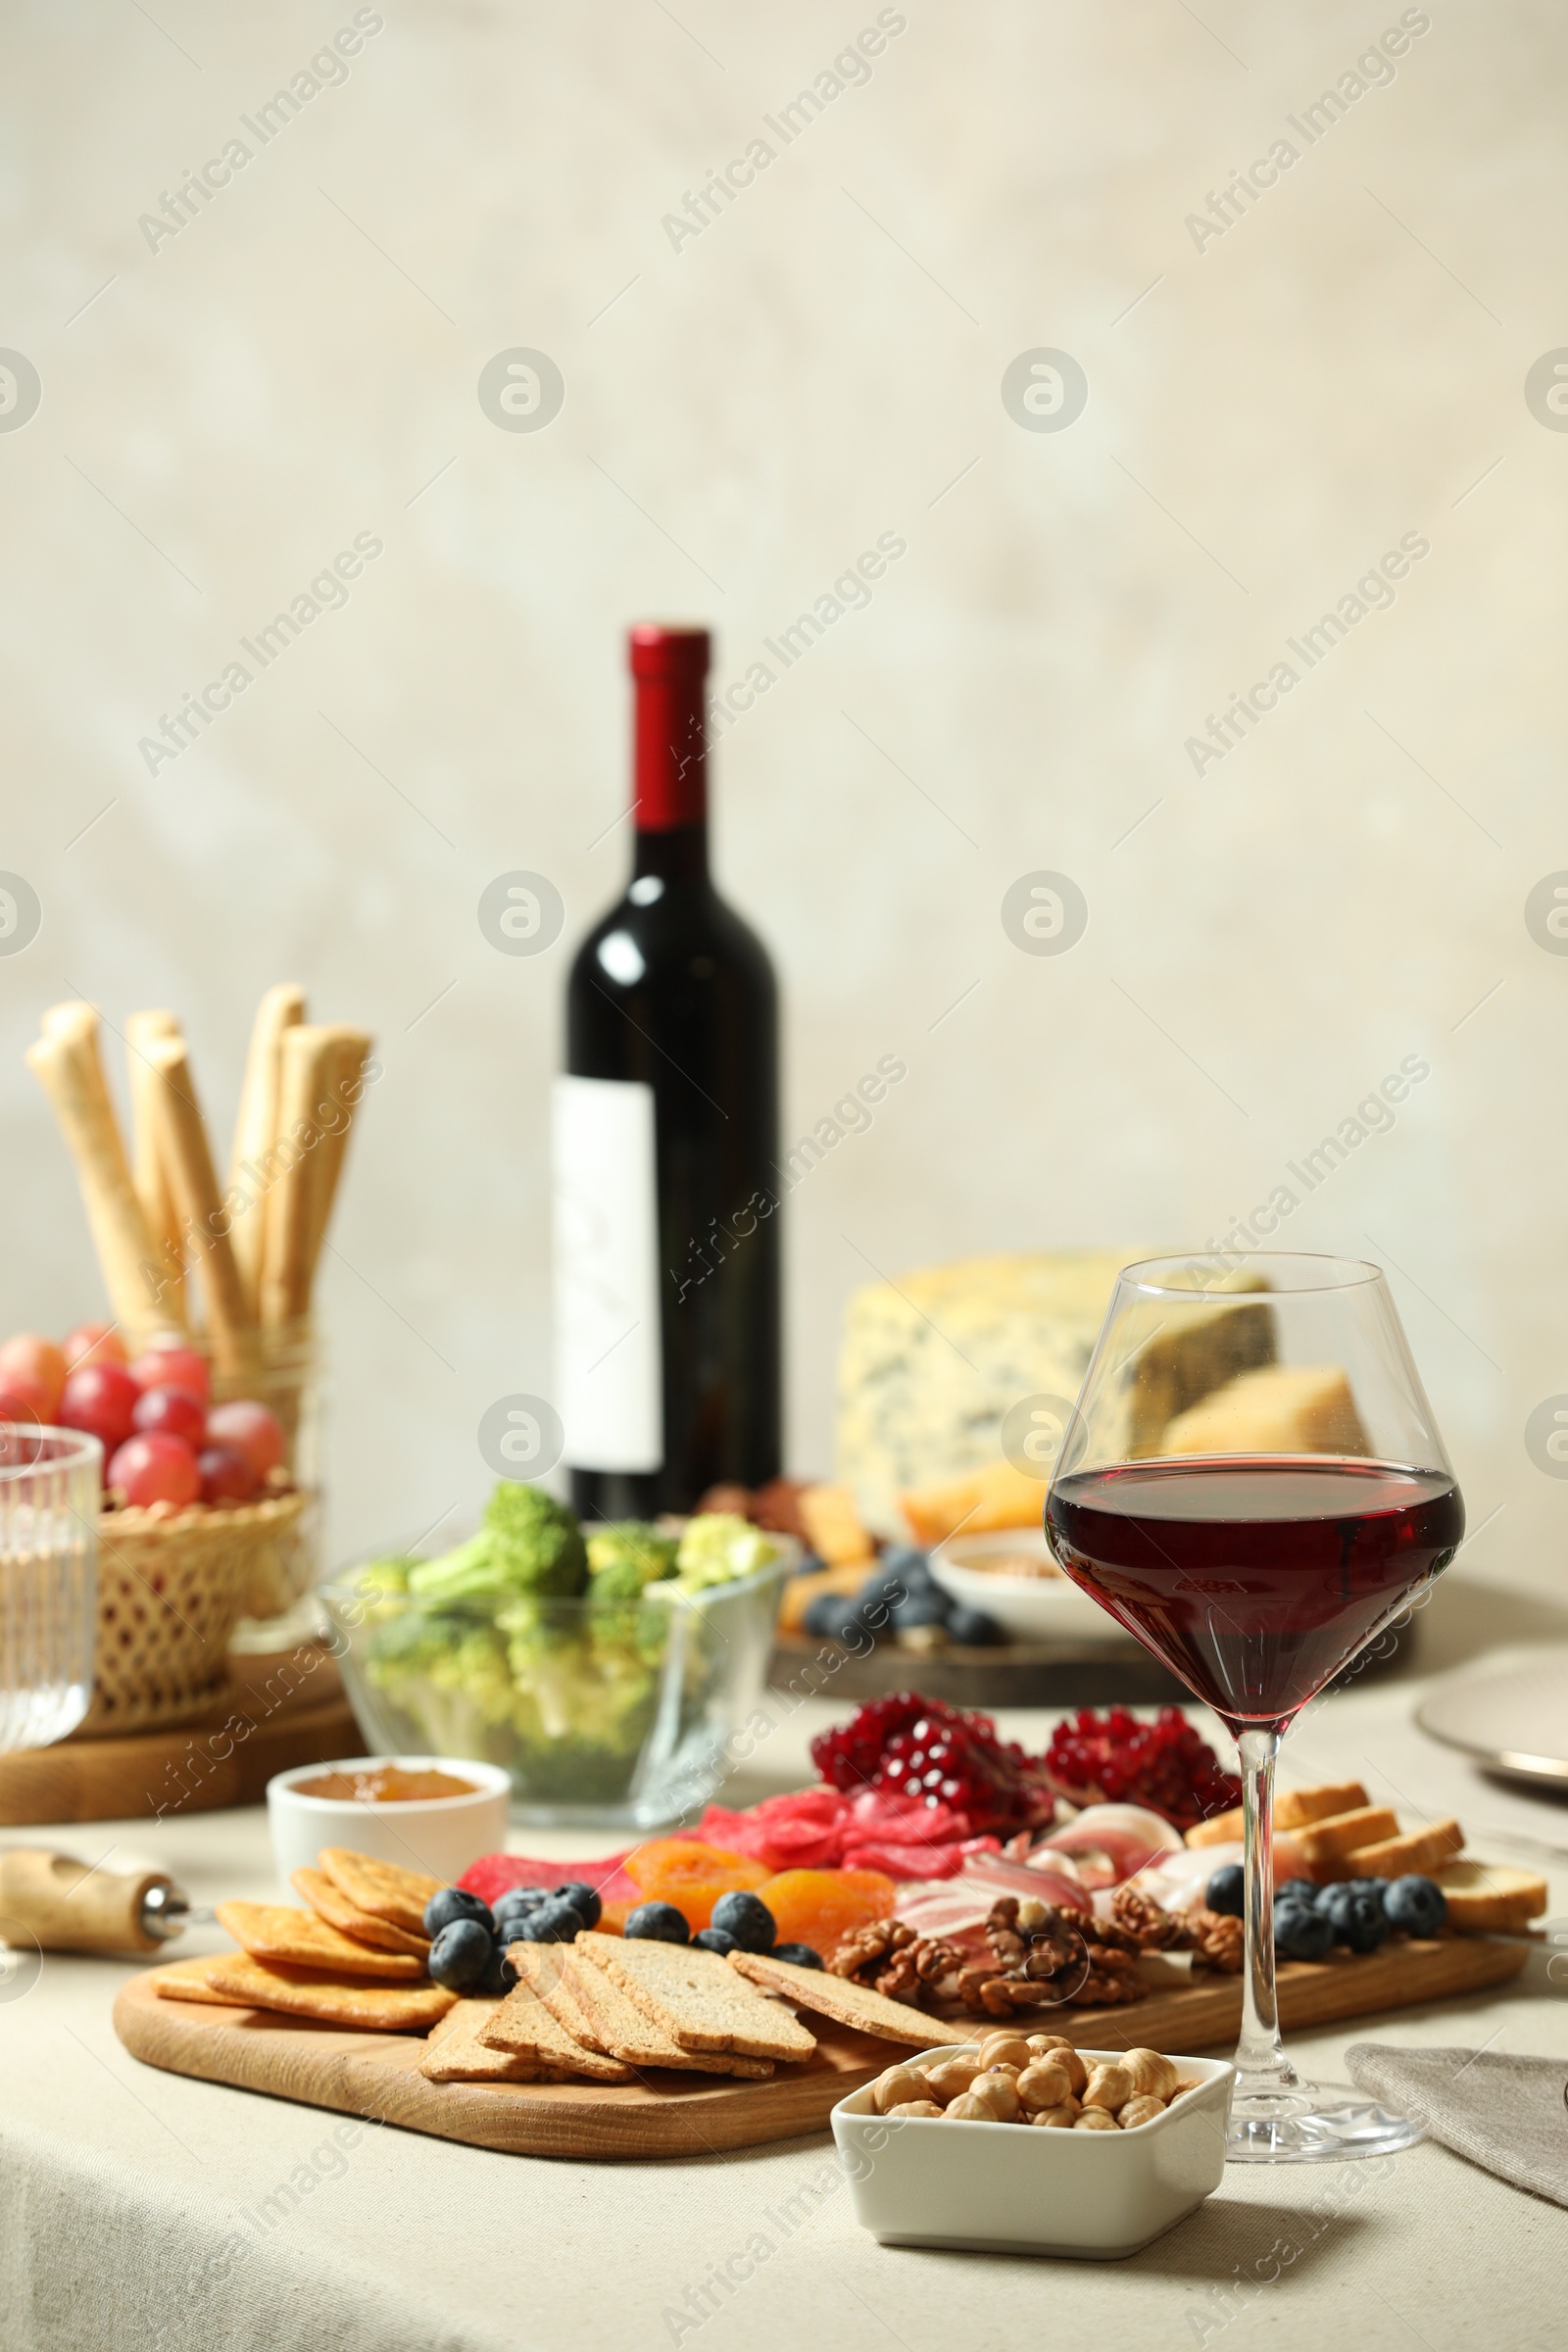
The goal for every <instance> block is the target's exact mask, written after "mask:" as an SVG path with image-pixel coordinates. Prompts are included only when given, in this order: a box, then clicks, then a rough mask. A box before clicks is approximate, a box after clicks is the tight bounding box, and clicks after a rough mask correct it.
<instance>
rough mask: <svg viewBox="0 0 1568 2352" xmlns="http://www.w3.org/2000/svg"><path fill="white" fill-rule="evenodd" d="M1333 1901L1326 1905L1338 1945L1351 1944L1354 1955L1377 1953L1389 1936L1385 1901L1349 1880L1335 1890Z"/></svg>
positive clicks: (1331, 1890)
mask: <svg viewBox="0 0 1568 2352" xmlns="http://www.w3.org/2000/svg"><path fill="white" fill-rule="evenodd" d="M1329 1894H1330V1896H1331V1897H1332V1898H1333V1899H1332V1900H1330V1901H1327V1902H1325V1903H1324V1905H1323V1908H1324V1911H1325V1912H1326V1913H1327V1915H1328V1918H1329V1921H1330V1924H1331V1925H1332V1927H1333V1930H1334V1940H1335V1942H1336V1943H1348V1945H1349V1947H1350V1949H1351V1951H1352V1952H1375V1951H1376V1950H1377V1948H1378V1945H1379V1944H1380V1943H1382V1942H1383V1940H1384V1938H1385V1937H1386V1936H1387V1935H1388V1932H1389V1923H1388V1921H1387V1920H1386V1919H1385V1918H1384V1916H1383V1901H1382V1897H1381V1896H1380V1895H1378V1894H1376V1893H1375V1892H1371V1891H1369V1890H1368V1888H1367V1887H1364V1886H1362V1885H1361V1884H1360V1883H1359V1882H1358V1881H1357V1880H1355V1879H1349V1880H1346V1881H1344V1882H1342V1884H1341V1885H1339V1886H1337V1887H1330V1889H1329Z"/></svg>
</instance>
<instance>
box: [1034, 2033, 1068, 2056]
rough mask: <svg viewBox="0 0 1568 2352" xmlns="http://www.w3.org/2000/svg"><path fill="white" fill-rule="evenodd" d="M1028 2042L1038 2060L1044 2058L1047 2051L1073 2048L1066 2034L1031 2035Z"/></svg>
mask: <svg viewBox="0 0 1568 2352" xmlns="http://www.w3.org/2000/svg"><path fill="white" fill-rule="evenodd" d="M1028 2041H1029V2047H1030V2048H1031V2049H1032V2050H1033V2051H1034V2053H1035V2056H1036V2057H1037V2058H1039V2057H1042V2056H1043V2055H1044V2053H1045V2052H1046V2051H1047V2050H1070V2049H1071V2048H1072V2043H1071V2042H1070V2041H1069V2040H1068V2039H1067V2036H1066V2034H1030V2035H1029V2036H1028Z"/></svg>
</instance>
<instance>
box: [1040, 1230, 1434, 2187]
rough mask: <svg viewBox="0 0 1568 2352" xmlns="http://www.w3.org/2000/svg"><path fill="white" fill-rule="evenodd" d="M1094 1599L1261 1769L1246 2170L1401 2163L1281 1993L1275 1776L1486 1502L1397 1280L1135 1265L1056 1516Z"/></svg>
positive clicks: (1182, 1263) (1324, 1262) (1250, 1806)
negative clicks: (1429, 1383)
mask: <svg viewBox="0 0 1568 2352" xmlns="http://www.w3.org/2000/svg"><path fill="white" fill-rule="evenodd" d="M1046 1533H1047V1536H1048V1538H1049V1539H1050V1542H1051V1546H1052V1549H1053V1551H1054V1554H1055V1557H1056V1560H1057V1562H1058V1564H1059V1565H1060V1567H1061V1568H1062V1569H1063V1571H1064V1572H1065V1573H1066V1574H1067V1575H1068V1576H1070V1577H1071V1578H1072V1580H1073V1582H1074V1583H1075V1584H1076V1585H1078V1586H1080V1587H1081V1588H1082V1590H1083V1591H1084V1592H1086V1593H1089V1594H1091V1595H1092V1597H1093V1598H1094V1599H1096V1600H1098V1601H1099V1602H1100V1604H1101V1606H1102V1607H1103V1608H1104V1609H1106V1610H1108V1611H1109V1613H1110V1615H1111V1616H1112V1617H1114V1618H1115V1619H1116V1620H1117V1622H1118V1623H1119V1624H1120V1625H1122V1626H1124V1627H1125V1628H1126V1630H1127V1631H1128V1633H1130V1634H1133V1635H1135V1636H1136V1638H1137V1639H1138V1640H1139V1641H1140V1642H1142V1643H1143V1644H1144V1647H1145V1648H1146V1649H1148V1650H1150V1651H1152V1653H1153V1655H1154V1656H1155V1657H1156V1658H1158V1659H1160V1660H1161V1661H1162V1662H1163V1663H1164V1664H1165V1665H1166V1666H1168V1667H1169V1668H1170V1670H1171V1672H1172V1673H1173V1674H1176V1675H1178V1676H1179V1677H1180V1678H1181V1680H1182V1681H1183V1682H1184V1683H1185V1684H1186V1685H1187V1687H1188V1689H1189V1690H1190V1691H1194V1692H1196V1694H1197V1695H1198V1696H1199V1697H1200V1698H1201V1699H1204V1700H1206V1702H1207V1703H1208V1705H1209V1706H1211V1707H1212V1708H1213V1709H1214V1711H1215V1713H1216V1714H1217V1715H1218V1716H1219V1717H1220V1718H1221V1720H1222V1721H1223V1722H1224V1723H1225V1725H1226V1726H1227V1728H1228V1729H1229V1731H1230V1732H1231V1734H1232V1736H1233V1737H1234V1739H1235V1740H1236V1742H1237V1745H1238V1747H1239V1749H1240V1751H1241V1760H1242V1779H1243V1792H1244V1798H1245V1819H1246V1832H1245V1835H1246V1849H1245V1850H1246V1861H1245V1865H1244V1869H1245V1881H1246V1961H1245V1967H1244V1973H1243V1979H1242V1986H1243V2007H1242V2037H1241V2042H1240V2045H1239V2047H1238V2049H1237V2053H1236V2066H1237V2082H1236V2088H1235V2094H1234V2097H1233V2099H1232V2103H1231V2121H1230V2134H1229V2153H1230V2155H1231V2157H1232V2158H1235V2159H1242V2160H1246V2161H1251V2162H1275V2163H1279V2162H1295V2163H1300V2162H1303V2161H1306V2160H1309V2159H1313V2158H1319V2157H1331V2156H1365V2155H1385V2154H1387V2153H1389V2152H1390V2151H1391V2150H1393V2149H1395V2148H1401V2147H1406V2146H1408V2145H1409V2144H1410V2142H1411V2141H1412V2140H1415V2139H1418V2138H1419V2137H1420V2136H1421V2133H1420V2127H1419V2126H1418V2125H1416V2124H1414V2123H1412V2122H1411V2121H1409V2120H1408V2119H1407V2118H1405V2117H1402V2116H1398V2115H1394V2114H1391V2113H1389V2112H1388V2110H1386V2109H1385V2108H1383V2107H1381V2106H1379V2105H1378V2104H1377V2103H1376V2102H1374V2101H1371V2100H1367V2099H1363V2098H1359V2097H1356V2096H1354V2095H1353V2094H1348V2093H1338V2092H1334V2091H1324V2090H1320V2089H1318V2088H1316V2087H1315V2086H1314V2085H1312V2084H1310V2083H1307V2082H1302V2081H1301V2079H1300V2078H1299V2076H1298V2075H1297V2073H1296V2071H1295V2069H1294V2068H1293V2067H1292V2065H1291V2063H1290V2061H1289V2060H1288V2059H1287V2057H1286V2055H1285V2052H1284V2049H1283V2047H1282V2046H1281V2042H1280V2033H1279V2017H1278V2009H1277V2004H1276V1998H1275V1985H1274V1929H1273V1864H1272V1850H1271V1849H1272V1838H1273V1812H1274V1762H1275V1758H1276V1756H1277V1755H1278V1753H1279V1746H1280V1740H1281V1738H1282V1737H1283V1735H1284V1733H1285V1732H1286V1731H1287V1730H1288V1729H1289V1727H1290V1725H1291V1723H1292V1721H1293V1719H1294V1718H1295V1716H1296V1715H1297V1713H1298V1712H1299V1709H1300V1708H1301V1707H1302V1706H1304V1705H1305V1703H1306V1702H1307V1700H1308V1699H1310V1698H1312V1697H1314V1696H1315V1695H1316V1694H1317V1692H1318V1691H1321V1690H1322V1689H1323V1688H1324V1686H1325V1684H1327V1683H1328V1682H1330V1681H1331V1680H1332V1679H1333V1677H1334V1676H1335V1675H1336V1674H1338V1673H1339V1672H1340V1671H1341V1670H1342V1668H1344V1667H1345V1666H1347V1665H1348V1663H1349V1661H1350V1660H1351V1659H1352V1658H1353V1657H1354V1656H1355V1655H1356V1653H1357V1651H1358V1650H1360V1649H1362V1648H1363V1647H1364V1646H1365V1644H1366V1643H1367V1642H1370V1641H1372V1640H1373V1638H1374V1637H1375V1636H1376V1635H1377V1634H1378V1633H1380V1632H1381V1631H1382V1630H1383V1628H1384V1627H1386V1626H1387V1625H1388V1624H1389V1623H1390V1622H1391V1620H1392V1619H1393V1618H1395V1617H1396V1616H1397V1615H1398V1614H1399V1612H1400V1611H1401V1610H1403V1609H1404V1608H1406V1607H1407V1606H1408V1605H1409V1603H1410V1601H1411V1600H1412V1599H1413V1598H1414V1597H1415V1596H1416V1595H1417V1594H1418V1593H1420V1592H1421V1591H1422V1589H1423V1588H1424V1587H1425V1586H1427V1585H1429V1584H1430V1583H1431V1582H1432V1580H1433V1579H1434V1578H1435V1577H1436V1576H1438V1575H1439V1574H1440V1573H1441V1572H1442V1571H1443V1569H1445V1568H1446V1566H1447V1565H1448V1562H1449V1561H1450V1560H1451V1559H1452V1557H1453V1555H1454V1552H1455V1550H1456V1549H1457V1548H1458V1544H1459V1541H1460V1538H1461V1537H1462V1536H1463V1534H1464V1505H1463V1503H1462V1501H1461V1500H1460V1496H1459V1490H1458V1487H1457V1485H1456V1484H1455V1481H1454V1476H1453V1472H1452V1470H1451V1468H1450V1467H1449V1464H1448V1459H1447V1456H1446V1453H1445V1451H1444V1446H1443V1440H1442V1439H1441V1438H1440V1437H1439V1435H1438V1429H1437V1424H1436V1422H1435V1421H1434V1419H1433V1417H1432V1408H1431V1406H1430V1405H1429V1404H1428V1402H1427V1399H1426V1396H1425V1394H1424V1392H1423V1390H1422V1387H1421V1381H1420V1376H1419V1375H1418V1373H1417V1371H1416V1368H1415V1365H1414V1364H1413V1362H1412V1361H1411V1358H1410V1350H1409V1348H1408V1347H1407V1345H1406V1343H1405V1337H1404V1333H1403V1331H1402V1330H1401V1329H1400V1326H1399V1319H1398V1316H1397V1314H1396V1312H1395V1309H1394V1301H1393V1299H1391V1297H1390V1295H1389V1290H1388V1285H1387V1284H1386V1283H1385V1281H1384V1279H1383V1275H1382V1272H1381V1271H1380V1269H1379V1268H1378V1267H1376V1266H1372V1265H1363V1264H1360V1263H1358V1262H1356V1261H1354V1260H1349V1259H1344V1258H1335V1257H1314V1256H1305V1255H1293V1254H1290V1253H1288V1252H1285V1251H1278V1252H1258V1253H1256V1254H1249V1255H1245V1256H1244V1255H1240V1254H1227V1255H1224V1256H1222V1257H1202V1256H1195V1257H1185V1258H1183V1257H1170V1258H1153V1259H1150V1260H1148V1261H1146V1262H1145V1263H1143V1264H1141V1265H1135V1266H1128V1267H1126V1268H1124V1270H1123V1272H1122V1273H1121V1274H1120V1275H1119V1277H1118V1278H1117V1283H1116V1289H1115V1293H1114V1296H1113V1297H1112V1299H1111V1302H1110V1307H1109V1310H1108V1312H1107V1314H1106V1316H1105V1321H1104V1325H1103V1329H1102V1331H1101V1334H1100V1338H1099V1341H1098V1343H1097V1344H1096V1348H1095V1352H1094V1356H1093V1358H1092V1360H1091V1362H1090V1365H1089V1370H1088V1372H1087V1373H1086V1375H1085V1378H1084V1385H1083V1390H1082V1393H1081V1395H1080V1397H1079V1398H1078V1403H1077V1408H1076V1410H1075V1412H1074V1415H1073V1419H1072V1422H1071V1424H1070V1426H1069V1428H1068V1431H1067V1433H1066V1436H1065V1438H1064V1440H1063V1443H1062V1447H1061V1451H1060V1453H1059V1455H1058V1457H1057V1463H1056V1469H1055V1472H1054V1477H1053V1479H1052V1484H1051V1490H1050V1493H1049V1495H1047V1498H1046Z"/></svg>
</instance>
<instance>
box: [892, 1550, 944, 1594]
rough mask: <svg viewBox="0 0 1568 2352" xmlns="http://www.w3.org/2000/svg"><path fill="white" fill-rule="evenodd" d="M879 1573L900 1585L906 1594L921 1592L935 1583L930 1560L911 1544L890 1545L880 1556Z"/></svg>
mask: <svg viewBox="0 0 1568 2352" xmlns="http://www.w3.org/2000/svg"><path fill="white" fill-rule="evenodd" d="M881 1573H882V1575H883V1576H884V1577H886V1578H888V1579H889V1581H890V1582H893V1581H896V1582H897V1583H899V1584H901V1585H902V1586H903V1587H904V1590H905V1591H906V1593H918V1592H923V1591H924V1590H925V1589H926V1588H927V1587H928V1586H929V1585H931V1584H933V1583H934V1582H935V1581H936V1580H935V1579H934V1578H933V1576H932V1574H931V1562H930V1560H929V1559H928V1558H927V1556H926V1554H925V1553H924V1552H923V1551H921V1550H920V1549H918V1547H917V1546H916V1545H915V1544H892V1545H891V1546H890V1547H889V1549H888V1550H886V1551H885V1552H884V1553H883V1554H882V1567H881Z"/></svg>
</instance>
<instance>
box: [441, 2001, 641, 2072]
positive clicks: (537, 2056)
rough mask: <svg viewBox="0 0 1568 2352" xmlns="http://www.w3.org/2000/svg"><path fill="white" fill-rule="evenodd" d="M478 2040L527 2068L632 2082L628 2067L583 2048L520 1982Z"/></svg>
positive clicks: (480, 2032)
mask: <svg viewBox="0 0 1568 2352" xmlns="http://www.w3.org/2000/svg"><path fill="white" fill-rule="evenodd" d="M477 2038H478V2039H479V2040H480V2041H482V2042H483V2043H484V2045H485V2047H486V2048H487V2049H491V2050H506V2051H510V2052H512V2053H513V2054H515V2055H518V2056H520V2057H522V2059H523V2060H524V2061H525V2062H526V2063H527V2064H528V2065H530V2066H536V2067H553V2068H556V2069H559V2070H560V2071H561V2072H563V2073H568V2072H569V2073H571V2074H574V2075H586V2076H587V2078H588V2080H589V2081H590V2082H630V2081H631V2079H632V2075H631V2068H630V2067H629V2066H623V2065H622V2064H621V2063H620V2061H619V2059H618V2058H607V2057H606V2056H605V2053H604V2051H603V2050H588V2049H584V2047H583V2045H582V2043H581V2042H580V2041H577V2040H575V2039H574V2038H573V2037H572V2035H571V2034H568V2033H567V2032H566V2029H565V2027H564V2025H563V2024H562V2023H561V2021H560V2019H559V2018H557V2017H556V2016H554V2015H553V2014H552V2012H551V2011H550V2010H549V2009H547V2008H546V2007H545V2004H544V2002H543V2001H542V2000H541V1999H540V1998H539V1995H538V1994H537V1993H536V1992H534V1991H533V1990H532V1988H531V1987H530V1986H529V1985H524V1984H522V1983H520V1982H519V1983H518V1984H516V1985H514V1986H513V1988H512V1990H511V1991H510V1992H509V1993H508V1995H507V1997H506V1999H505V2000H504V2001H503V2002H502V2004H501V2006H500V2008H499V2009H498V2010H497V2011H496V2014H495V2016H494V2017H493V2018H491V2020H490V2022H489V2024H488V2025H486V2026H482V2027H481V2028H480V2029H479V2033H478V2036H477Z"/></svg>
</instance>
